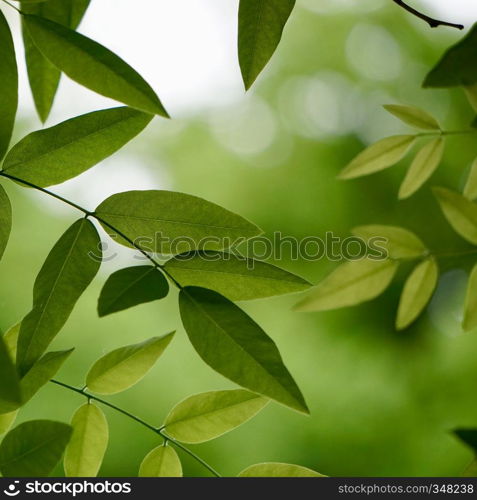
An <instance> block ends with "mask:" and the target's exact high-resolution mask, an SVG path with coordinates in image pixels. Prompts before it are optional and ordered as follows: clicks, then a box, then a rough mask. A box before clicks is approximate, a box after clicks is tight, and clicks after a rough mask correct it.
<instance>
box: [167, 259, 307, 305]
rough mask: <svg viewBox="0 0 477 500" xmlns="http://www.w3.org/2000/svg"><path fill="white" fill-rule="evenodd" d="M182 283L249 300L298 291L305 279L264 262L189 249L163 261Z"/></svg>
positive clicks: (305, 286) (229, 296)
mask: <svg viewBox="0 0 477 500" xmlns="http://www.w3.org/2000/svg"><path fill="white" fill-rule="evenodd" d="M165 268H166V270H167V272H168V273H169V274H170V275H171V276H172V277H173V278H174V279H175V280H177V281H178V282H179V283H180V284H181V285H182V286H199V287H203V288H209V289H211V290H215V291H216V292H219V293H220V294H222V295H224V296H225V297H227V298H228V299H230V300H250V299H259V298H263V297H271V296H273V295H281V294H285V293H294V292H301V291H303V290H306V289H307V288H309V287H310V286H311V284H310V283H308V281H306V280H304V279H303V278H300V277H299V276H296V275H295V274H292V273H289V272H287V271H284V270H283V269H280V268H279V267H275V266H272V265H271V264H267V263H266V262H260V261H258V260H254V259H247V258H245V257H241V256H237V255H234V254H232V253H222V252H210V251H209V252H207V251H199V252H190V253H187V254H182V255H177V256H176V257H174V258H173V259H171V260H169V261H168V262H166V264H165Z"/></svg>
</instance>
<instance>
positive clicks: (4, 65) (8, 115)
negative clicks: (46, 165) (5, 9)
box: [0, 12, 18, 160]
mask: <svg viewBox="0 0 477 500" xmlns="http://www.w3.org/2000/svg"><path fill="white" fill-rule="evenodd" d="M0 75H2V91H1V92H0V116H1V117H2V119H1V120H0V160H1V159H2V158H3V156H4V155H5V153H6V151H7V149H8V146H9V144H10V139H11V138H12V132H13V127H14V125H15V116H16V114H17V107H18V71H17V61H16V58H15V47H14V45H13V39H12V34H11V32H10V28H9V26H8V23H7V20H6V19H5V16H4V15H3V13H2V12H0Z"/></svg>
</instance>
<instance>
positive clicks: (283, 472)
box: [239, 462, 325, 477]
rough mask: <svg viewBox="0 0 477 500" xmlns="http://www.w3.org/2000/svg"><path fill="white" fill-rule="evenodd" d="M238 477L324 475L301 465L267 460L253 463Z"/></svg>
mask: <svg viewBox="0 0 477 500" xmlns="http://www.w3.org/2000/svg"><path fill="white" fill-rule="evenodd" d="M239 477H325V476H323V475H322V474H319V473H318V472H316V471H314V470H311V469H308V468H306V467H302V466H301V465H293V464H282V463H279V462H268V463H263V464H255V465H251V466H250V467H247V468H246V469H245V470H243V471H242V472H241V473H240V474H239Z"/></svg>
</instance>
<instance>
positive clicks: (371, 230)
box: [352, 224, 427, 259]
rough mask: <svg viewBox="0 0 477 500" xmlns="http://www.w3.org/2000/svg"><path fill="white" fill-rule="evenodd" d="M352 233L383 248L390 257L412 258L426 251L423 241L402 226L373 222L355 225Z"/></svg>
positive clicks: (368, 242)
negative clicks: (367, 224) (371, 223)
mask: <svg viewBox="0 0 477 500" xmlns="http://www.w3.org/2000/svg"><path fill="white" fill-rule="evenodd" d="M352 233H353V234H354V235H355V236H357V237H358V238H361V239H362V240H363V241H365V242H366V243H367V244H368V245H371V244H372V245H373V247H377V246H378V245H379V248H384V249H385V250H386V252H387V254H388V256H389V257H390V258H391V259H414V258H416V257H421V256H422V255H424V254H425V253H426V252H427V248H426V246H425V245H424V243H423V242H422V241H421V240H420V239H419V238H418V237H417V236H416V235H415V234H414V233H412V232H411V231H408V230H407V229H404V228H402V227H396V226H383V225H378V224H373V225H369V226H358V227H355V228H353V229H352Z"/></svg>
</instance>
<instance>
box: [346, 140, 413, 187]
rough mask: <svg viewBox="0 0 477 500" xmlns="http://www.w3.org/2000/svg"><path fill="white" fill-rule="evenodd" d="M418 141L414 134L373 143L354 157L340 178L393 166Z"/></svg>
mask: <svg viewBox="0 0 477 500" xmlns="http://www.w3.org/2000/svg"><path fill="white" fill-rule="evenodd" d="M415 141H416V136H414V135H394V136H392V137H386V138H385V139H381V140H380V141H378V142H376V143H375V144H372V145H371V146H369V147H368V148H366V149H365V150H364V151H362V152H361V153H360V154H359V155H358V156H356V158H354V159H353V160H352V161H351V162H350V163H349V164H348V165H347V166H346V167H345V168H344V169H343V170H342V171H341V173H340V175H339V176H338V178H339V179H354V178H355V177H361V176H363V175H369V174H374V173H375V172H379V171H380V170H384V169H386V168H388V167H392V166H393V165H395V164H396V163H397V162H398V161H400V160H401V159H402V158H404V156H405V155H406V154H407V152H408V151H409V150H410V149H411V147H412V146H413V145H414V142H415Z"/></svg>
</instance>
